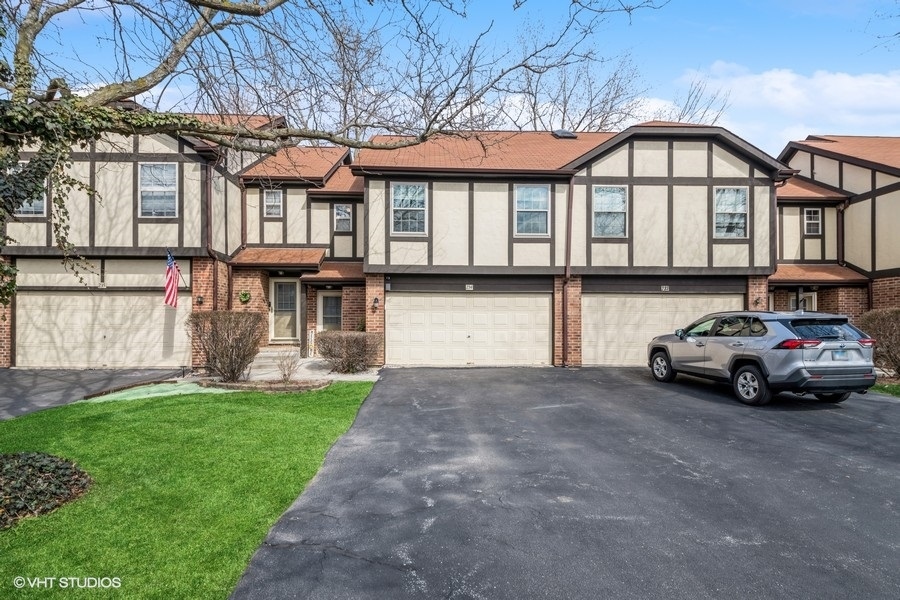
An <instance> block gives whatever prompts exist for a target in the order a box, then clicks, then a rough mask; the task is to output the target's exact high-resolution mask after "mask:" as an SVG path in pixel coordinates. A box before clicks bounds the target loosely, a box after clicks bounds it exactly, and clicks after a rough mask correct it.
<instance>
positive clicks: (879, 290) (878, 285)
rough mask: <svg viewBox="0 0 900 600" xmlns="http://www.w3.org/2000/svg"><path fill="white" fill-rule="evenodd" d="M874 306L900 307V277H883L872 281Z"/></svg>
mask: <svg viewBox="0 0 900 600" xmlns="http://www.w3.org/2000/svg"><path fill="white" fill-rule="evenodd" d="M872 308H900V277H883V278H881V279H876V280H874V281H873V282H872Z"/></svg>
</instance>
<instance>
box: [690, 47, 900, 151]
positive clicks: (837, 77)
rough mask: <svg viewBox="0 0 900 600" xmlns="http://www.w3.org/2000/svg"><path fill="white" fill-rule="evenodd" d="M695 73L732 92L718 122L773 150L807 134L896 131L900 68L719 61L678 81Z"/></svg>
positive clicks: (899, 120)
mask: <svg viewBox="0 0 900 600" xmlns="http://www.w3.org/2000/svg"><path fill="white" fill-rule="evenodd" d="M698 76H699V77H701V78H706V80H707V81H708V84H709V87H710V88H722V89H724V90H730V98H729V101H730V106H729V108H728V109H727V111H726V114H725V116H724V118H723V119H722V124H723V125H724V126H726V127H728V128H729V129H731V130H732V131H734V133H736V134H737V135H740V136H741V137H744V138H745V139H747V140H748V141H750V142H751V143H754V144H756V145H758V146H760V147H761V148H762V149H763V150H766V151H767V152H769V153H771V154H777V153H778V152H779V151H780V150H781V149H782V148H783V147H784V145H785V144H786V143H787V142H788V141H791V140H797V139H804V138H805V137H806V136H807V135H809V134H829V133H830V134H844V135H886V136H891V135H900V71H888V72H885V73H858V74H852V73H842V72H833V71H826V70H819V71H815V72H813V73H809V74H804V73H798V72H796V71H794V70H792V69H786V68H778V69H769V70H766V71H762V72H756V73H755V72H752V71H751V70H749V69H747V68H746V67H744V66H742V65H738V64H734V63H727V62H723V61H717V62H715V63H713V64H712V65H711V66H710V67H709V68H708V69H706V70H703V71H688V72H686V73H685V75H684V77H683V78H682V79H684V80H690V79H691V78H694V77H698Z"/></svg>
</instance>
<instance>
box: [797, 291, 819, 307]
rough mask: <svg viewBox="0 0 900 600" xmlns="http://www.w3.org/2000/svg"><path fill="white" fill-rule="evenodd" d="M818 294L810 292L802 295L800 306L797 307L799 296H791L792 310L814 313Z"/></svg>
mask: <svg viewBox="0 0 900 600" xmlns="http://www.w3.org/2000/svg"><path fill="white" fill-rule="evenodd" d="M816 295H817V294H816V293H815V292H810V293H805V294H801V295H800V306H799V307H798V306H797V294H791V300H790V307H791V308H790V310H792V311H794V310H805V311H814V310H816Z"/></svg>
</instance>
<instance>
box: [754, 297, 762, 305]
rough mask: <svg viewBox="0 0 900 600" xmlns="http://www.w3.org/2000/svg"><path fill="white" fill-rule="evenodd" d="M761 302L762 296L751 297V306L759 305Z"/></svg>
mask: <svg viewBox="0 0 900 600" xmlns="http://www.w3.org/2000/svg"><path fill="white" fill-rule="evenodd" d="M762 303H763V301H762V298H760V297H759V296H757V297H756V298H754V299H753V306H759V305H760V304H762Z"/></svg>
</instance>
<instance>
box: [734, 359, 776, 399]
mask: <svg viewBox="0 0 900 600" xmlns="http://www.w3.org/2000/svg"><path fill="white" fill-rule="evenodd" d="M733 383H734V393H735V395H736V396H737V397H738V400H740V401H741V402H743V403H744V404H749V405H750V406H762V405H763V404H768V403H769V401H770V400H771V399H772V390H770V389H769V384H768V383H767V382H766V378H765V377H763V375H762V373H760V371H759V368H758V367H756V366H754V365H744V366H743V367H741V368H740V369H738V370H737V373H735V374H734V380H733Z"/></svg>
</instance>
